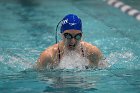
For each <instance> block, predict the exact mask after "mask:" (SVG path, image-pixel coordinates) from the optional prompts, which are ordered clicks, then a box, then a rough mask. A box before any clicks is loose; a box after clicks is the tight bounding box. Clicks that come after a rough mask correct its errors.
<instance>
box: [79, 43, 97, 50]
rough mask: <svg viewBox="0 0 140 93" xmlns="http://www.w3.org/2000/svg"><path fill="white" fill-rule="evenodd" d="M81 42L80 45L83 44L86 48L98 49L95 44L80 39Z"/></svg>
mask: <svg viewBox="0 0 140 93" xmlns="http://www.w3.org/2000/svg"><path fill="white" fill-rule="evenodd" d="M81 44H82V46H84V47H85V48H87V49H90V50H91V49H95V50H96V49H98V48H97V47H96V46H95V45H93V44H91V43H88V42H85V41H81Z"/></svg>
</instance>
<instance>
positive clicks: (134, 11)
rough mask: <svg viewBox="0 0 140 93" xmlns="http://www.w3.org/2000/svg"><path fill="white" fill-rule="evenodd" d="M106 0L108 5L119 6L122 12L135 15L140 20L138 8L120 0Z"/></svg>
mask: <svg viewBox="0 0 140 93" xmlns="http://www.w3.org/2000/svg"><path fill="white" fill-rule="evenodd" d="M106 1H107V4H108V5H111V6H113V7H115V8H118V9H120V10H121V11H122V12H124V13H127V14H128V15H129V16H133V17H135V18H136V19H137V20H138V21H140V11H138V10H137V9H134V8H132V7H131V6H129V5H126V4H124V3H123V2H121V1H119V0H106Z"/></svg>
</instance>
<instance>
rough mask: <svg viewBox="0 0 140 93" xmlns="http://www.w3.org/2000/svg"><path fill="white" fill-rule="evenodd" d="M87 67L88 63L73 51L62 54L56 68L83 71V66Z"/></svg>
mask: <svg viewBox="0 0 140 93" xmlns="http://www.w3.org/2000/svg"><path fill="white" fill-rule="evenodd" d="M88 65H89V61H88V59H87V58H85V57H81V55H80V54H78V53H77V52H75V51H69V52H67V53H66V54H64V56H63V58H62V60H61V62H60V64H59V66H58V68H60V69H75V68H78V69H85V66H88Z"/></svg>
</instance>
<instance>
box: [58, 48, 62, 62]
mask: <svg viewBox="0 0 140 93" xmlns="http://www.w3.org/2000/svg"><path fill="white" fill-rule="evenodd" d="M58 58H59V63H60V58H61V56H60V49H59V46H58Z"/></svg>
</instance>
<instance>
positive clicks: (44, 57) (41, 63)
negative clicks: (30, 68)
mask: <svg viewBox="0 0 140 93" xmlns="http://www.w3.org/2000/svg"><path fill="white" fill-rule="evenodd" d="M57 49H58V44H54V45H52V46H50V47H48V48H46V49H45V50H44V51H43V52H42V53H41V55H40V57H39V59H38V61H37V65H38V67H39V68H44V67H46V66H47V64H48V63H52V62H53V60H52V58H53V57H54V56H55V54H56V52H57Z"/></svg>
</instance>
